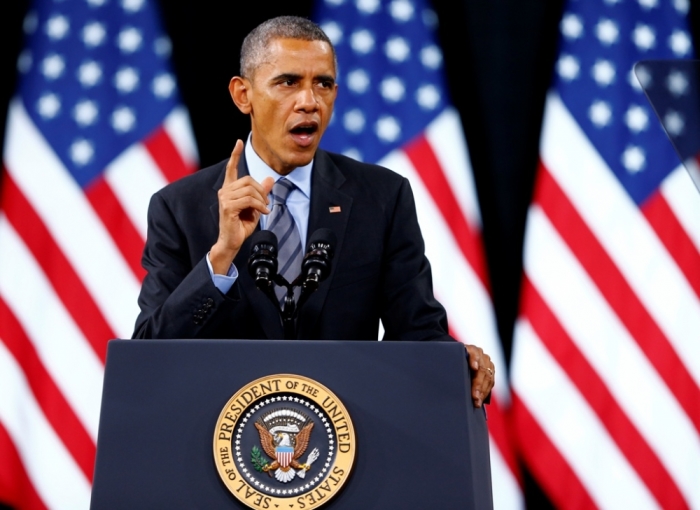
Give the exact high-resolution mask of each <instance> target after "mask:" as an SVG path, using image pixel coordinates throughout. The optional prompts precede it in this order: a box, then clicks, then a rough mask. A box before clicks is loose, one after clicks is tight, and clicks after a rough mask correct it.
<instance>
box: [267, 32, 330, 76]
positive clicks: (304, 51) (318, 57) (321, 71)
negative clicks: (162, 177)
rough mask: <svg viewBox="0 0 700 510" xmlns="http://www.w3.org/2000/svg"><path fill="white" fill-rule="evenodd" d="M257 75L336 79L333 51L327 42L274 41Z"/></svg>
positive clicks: (271, 42)
mask: <svg viewBox="0 0 700 510" xmlns="http://www.w3.org/2000/svg"><path fill="white" fill-rule="evenodd" d="M255 73H256V74H258V73H264V74H265V75H278V74H299V75H307V74H310V75H313V76H319V75H326V76H333V77H335V62H334V59H333V50H332V49H331V47H330V45H329V44H328V43H327V42H325V41H305V40H302V39H273V40H272V41H270V43H269V44H268V45H267V48H266V51H265V57H264V58H263V59H262V62H261V63H260V65H259V66H258V68H257V69H256V71H255Z"/></svg>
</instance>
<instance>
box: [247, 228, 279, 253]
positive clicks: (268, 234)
mask: <svg viewBox="0 0 700 510" xmlns="http://www.w3.org/2000/svg"><path fill="white" fill-rule="evenodd" d="M258 244H271V245H272V246H273V247H274V248H275V250H277V236H276V235H275V233H274V232H272V231H270V230H258V231H256V232H254V233H253V235H252V236H251V237H250V247H251V249H253V248H254V247H255V246H257V245H258Z"/></svg>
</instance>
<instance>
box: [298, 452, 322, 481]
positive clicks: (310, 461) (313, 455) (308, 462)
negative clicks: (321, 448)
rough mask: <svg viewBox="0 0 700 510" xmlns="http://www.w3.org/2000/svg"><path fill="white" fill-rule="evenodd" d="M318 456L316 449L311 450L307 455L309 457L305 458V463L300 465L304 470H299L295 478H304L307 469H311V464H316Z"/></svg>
mask: <svg viewBox="0 0 700 510" xmlns="http://www.w3.org/2000/svg"><path fill="white" fill-rule="evenodd" d="M318 456H319V452H318V448H314V449H313V450H311V453H310V454H309V456H308V457H306V462H305V463H304V464H302V465H301V466H302V467H303V468H304V469H300V470H299V471H297V476H298V477H299V478H304V477H305V476H306V472H307V471H308V470H309V469H311V464H313V463H314V462H316V459H318Z"/></svg>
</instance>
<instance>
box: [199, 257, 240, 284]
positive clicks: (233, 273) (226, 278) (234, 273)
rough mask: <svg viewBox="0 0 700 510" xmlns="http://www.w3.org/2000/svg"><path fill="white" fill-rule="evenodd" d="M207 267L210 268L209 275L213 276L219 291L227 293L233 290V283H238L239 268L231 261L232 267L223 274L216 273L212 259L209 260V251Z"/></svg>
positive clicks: (212, 279)
mask: <svg viewBox="0 0 700 510" xmlns="http://www.w3.org/2000/svg"><path fill="white" fill-rule="evenodd" d="M206 259H207V267H208V268H209V275H210V276H211V281H212V283H213V284H214V287H216V288H217V289H219V292H221V293H222V294H226V293H227V292H228V291H229V290H231V287H233V284H234V283H236V279H237V278H238V269H236V266H235V265H234V264H233V262H231V267H229V268H228V272H227V273H226V274H225V275H223V274H214V269H213V268H212V267H211V261H210V260H209V253H207V257H206Z"/></svg>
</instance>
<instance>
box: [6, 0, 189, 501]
mask: <svg viewBox="0 0 700 510" xmlns="http://www.w3.org/2000/svg"><path fill="white" fill-rule="evenodd" d="M24 30H25V33H26V44H25V48H24V51H23V52H22V53H21V55H20V56H19V60H18V69H19V71H20V85H19V90H18V92H17V94H16V96H15V97H14V99H13V100H12V102H11V104H10V106H9V112H8V120H7V131H6V133H7V136H6V140H5V151H4V155H3V170H4V171H3V175H2V195H1V196H0V459H2V460H1V461H0V501H1V502H3V503H6V504H9V505H12V506H15V507H21V508H52V509H53V508H56V509H59V508H66V509H78V508H88V505H89V501H90V487H91V481H92V472H93V464H94V459H95V441H96V437H97V424H98V416H99V410H100V398H101V395H102V376H103V370H104V362H105V353H106V352H105V351H106V349H105V348H106V343H107V340H109V339H111V338H117V337H124V338H128V337H129V336H130V334H131V331H132V328H133V324H134V319H135V317H136V316H137V314H138V308H137V305H136V299H137V296H138V292H139V287H140V282H141V279H142V276H143V270H142V268H141V267H140V256H141V250H142V248H143V244H144V240H145V235H146V224H145V220H146V209H147V206H148V200H149V198H150V195H151V194H152V193H153V192H155V191H156V190H158V189H159V188H161V187H162V186H164V185H165V184H167V183H168V182H169V181H171V180H173V179H176V178H178V177H180V176H182V175H184V174H186V173H188V172H190V171H191V169H192V167H193V165H194V163H195V161H196V157H197V156H196V149H195V146H194V141H193V137H192V134H191V131H190V126H189V119H188V115H187V112H186V111H185V110H184V109H183V108H182V107H181V106H180V104H179V96H178V92H177V87H176V84H175V79H174V77H173V75H172V72H171V70H170V66H169V64H168V59H169V53H170V47H171V45H170V42H169V40H168V38H167V37H165V35H164V34H163V31H162V28H161V26H160V22H159V20H158V17H157V12H156V10H155V7H154V5H153V4H152V3H149V2H148V1H147V0H64V1H60V2H58V1H50V0H37V1H35V2H34V4H33V6H32V8H31V10H30V12H29V13H28V14H27V17H26V19H25V21H24Z"/></svg>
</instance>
